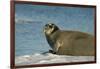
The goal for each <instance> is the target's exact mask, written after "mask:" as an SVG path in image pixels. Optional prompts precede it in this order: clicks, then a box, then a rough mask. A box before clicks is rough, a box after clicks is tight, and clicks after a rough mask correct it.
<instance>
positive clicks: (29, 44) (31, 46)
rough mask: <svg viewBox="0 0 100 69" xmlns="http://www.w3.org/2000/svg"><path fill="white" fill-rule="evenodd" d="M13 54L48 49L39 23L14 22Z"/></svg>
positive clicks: (39, 51)
mask: <svg viewBox="0 0 100 69" xmlns="http://www.w3.org/2000/svg"><path fill="white" fill-rule="evenodd" d="M15 28H16V29H15V55H16V56H20V55H27V54H33V53H42V52H45V51H48V49H50V47H49V45H48V44H47V42H46V39H45V35H44V33H43V28H42V25H41V23H16V25H15Z"/></svg>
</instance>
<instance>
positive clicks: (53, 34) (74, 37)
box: [44, 24, 95, 56]
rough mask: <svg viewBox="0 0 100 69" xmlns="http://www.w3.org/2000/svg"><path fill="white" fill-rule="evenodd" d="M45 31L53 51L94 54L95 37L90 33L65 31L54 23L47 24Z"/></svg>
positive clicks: (85, 54)
mask: <svg viewBox="0 0 100 69" xmlns="http://www.w3.org/2000/svg"><path fill="white" fill-rule="evenodd" d="M44 32H45V35H46V39H47V41H48V43H49V45H50V47H51V48H52V49H53V50H52V52H53V53H56V54H59V55H73V56H93V55H94V50H95V47H94V38H93V36H92V35H90V34H87V33H83V32H78V31H63V30H60V29H59V28H58V27H57V26H56V25H54V24H46V25H45V28H44Z"/></svg>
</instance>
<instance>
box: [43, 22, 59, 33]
mask: <svg viewBox="0 0 100 69" xmlns="http://www.w3.org/2000/svg"><path fill="white" fill-rule="evenodd" d="M57 30H59V28H58V27H57V26H56V25H55V24H53V23H49V24H46V25H45V26H44V33H45V34H46V35H51V34H52V33H53V32H55V31H57Z"/></svg>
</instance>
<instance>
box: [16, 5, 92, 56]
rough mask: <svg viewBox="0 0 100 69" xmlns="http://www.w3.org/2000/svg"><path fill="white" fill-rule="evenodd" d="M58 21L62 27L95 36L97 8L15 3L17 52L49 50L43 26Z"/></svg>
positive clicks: (25, 53)
mask: <svg viewBox="0 0 100 69" xmlns="http://www.w3.org/2000/svg"><path fill="white" fill-rule="evenodd" d="M48 22H52V23H55V24H56V25H57V26H58V27H59V28H60V29H62V30H75V31H82V32H86V33H90V34H92V35H94V8H78V7H77V8H75V7H59V6H41V5H30V4H16V5H15V55H16V56H21V55H27V54H29V55H30V54H33V53H42V52H45V51H48V49H50V47H49V45H48V43H47V41H46V39H45V35H44V33H43V27H44V25H45V24H47V23H48Z"/></svg>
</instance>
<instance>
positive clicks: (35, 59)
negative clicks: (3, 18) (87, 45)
mask: <svg viewBox="0 0 100 69" xmlns="http://www.w3.org/2000/svg"><path fill="white" fill-rule="evenodd" d="M84 61H94V56H69V55H55V54H51V53H46V54H39V53H36V54H33V55H24V56H19V57H16V58H15V64H16V65H31V64H50V63H68V62H84Z"/></svg>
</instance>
